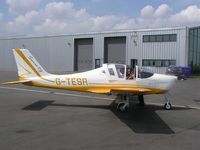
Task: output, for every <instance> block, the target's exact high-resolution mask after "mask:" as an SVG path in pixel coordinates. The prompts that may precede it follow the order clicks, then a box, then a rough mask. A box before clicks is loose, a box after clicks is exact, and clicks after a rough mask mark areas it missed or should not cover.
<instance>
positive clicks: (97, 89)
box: [88, 87, 152, 94]
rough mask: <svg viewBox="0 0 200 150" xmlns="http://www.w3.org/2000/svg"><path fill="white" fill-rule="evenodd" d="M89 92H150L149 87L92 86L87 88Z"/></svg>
mask: <svg viewBox="0 0 200 150" xmlns="http://www.w3.org/2000/svg"><path fill="white" fill-rule="evenodd" d="M88 91H89V92H93V93H98V94H106V93H132V94H141V93H143V94H145V93H150V92H152V90H151V89H147V88H142V87H110V88H108V87H101V88H100V87H93V88H90V89H88Z"/></svg>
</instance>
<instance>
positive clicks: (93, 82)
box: [29, 67, 176, 94]
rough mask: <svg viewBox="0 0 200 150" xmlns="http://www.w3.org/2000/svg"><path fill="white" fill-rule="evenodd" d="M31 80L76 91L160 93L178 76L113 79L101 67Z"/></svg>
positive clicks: (35, 84)
mask: <svg viewBox="0 0 200 150" xmlns="http://www.w3.org/2000/svg"><path fill="white" fill-rule="evenodd" d="M31 80H32V82H31V85H33V86H40V87H48V88H59V89H65V90H74V91H84V92H95V93H110V92H112V91H118V92H119V91H125V90H126V89H127V92H129V93H131V91H133V93H137V92H135V91H134V90H132V89H141V91H140V90H138V93H139V92H141V93H143V94H160V93H165V92H167V91H168V90H169V89H170V88H171V86H172V85H173V84H174V82H175V80H176V77H175V76H170V75H162V74H155V73H154V74H153V75H152V76H151V77H148V78H135V79H132V80H127V79H125V78H123V79H121V78H116V79H115V78H114V79H113V78H111V77H110V76H109V75H108V74H107V73H106V68H104V67H101V68H98V69H94V70H91V71H87V72H83V73H76V74H67V75H53V74H49V75H47V76H43V77H42V78H41V77H34V78H32V79H31ZM29 85H30V84H29ZM143 89H145V90H143Z"/></svg>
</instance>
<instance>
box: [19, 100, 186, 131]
mask: <svg viewBox="0 0 200 150" xmlns="http://www.w3.org/2000/svg"><path fill="white" fill-rule="evenodd" d="M47 106H55V107H81V108H96V109H108V110H111V111H112V112H113V113H114V114H115V115H116V116H117V117H118V118H119V119H120V120H121V121H122V122H123V123H125V124H126V125H127V126H128V127H129V128H130V129H131V130H132V131H134V132H135V133H145V134H174V133H175V132H174V131H173V130H172V129H171V128H170V127H169V126H168V125H167V123H165V122H164V121H163V120H162V118H160V116H159V115H158V114H157V112H156V111H159V110H163V106H155V105H145V106H137V105H134V106H133V105H132V107H133V109H130V111H128V112H126V113H122V112H119V111H118V110H116V104H115V103H114V102H113V103H111V104H110V105H74V104H59V103H54V101H53V100H52V101H49V100H39V101H37V102H34V103H32V104H31V105H28V106H26V107H24V108H22V109H23V110H31V111H40V110H42V109H44V108H45V107H47ZM187 109H189V108H182V107H173V109H172V110H173V111H176V110H187ZM163 111H165V110H163Z"/></svg>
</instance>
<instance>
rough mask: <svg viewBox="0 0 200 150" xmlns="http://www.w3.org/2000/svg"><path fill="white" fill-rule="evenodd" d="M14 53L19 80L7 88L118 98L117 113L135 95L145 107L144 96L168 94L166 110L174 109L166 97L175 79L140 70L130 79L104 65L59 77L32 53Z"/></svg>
mask: <svg viewBox="0 0 200 150" xmlns="http://www.w3.org/2000/svg"><path fill="white" fill-rule="evenodd" d="M13 53H14V56H15V60H16V64H17V69H18V76H19V80H18V81H13V82H5V83H3V84H18V83H22V84H25V85H29V86H38V87H45V88H55V89H64V90H73V91H81V92H92V93H101V94H116V95H118V96H117V97H118V105H117V109H118V110H120V111H126V110H127V109H128V107H129V104H130V103H129V97H130V96H131V95H137V96H138V99H139V101H140V103H141V104H144V98H143V95H147V94H165V101H166V102H165V104H164V108H165V109H167V110H169V109H171V104H170V99H169V97H168V94H166V93H168V91H169V90H170V88H171V87H172V85H173V84H174V83H175V81H176V79H177V78H176V77H175V76H170V75H164V74H156V73H151V72H146V71H142V70H139V68H138V67H137V66H136V67H135V69H134V72H132V73H134V75H133V74H132V78H131V79H127V72H128V71H130V70H129V69H128V68H127V66H126V65H123V64H103V66H102V67H100V68H97V69H94V70H90V71H86V72H82V73H74V74H66V75H55V74H50V73H47V72H46V71H45V70H44V69H43V68H42V66H41V65H40V64H39V63H38V62H37V61H36V59H35V58H34V57H33V56H32V55H31V53H30V52H29V50H27V49H13ZM129 75H130V72H129Z"/></svg>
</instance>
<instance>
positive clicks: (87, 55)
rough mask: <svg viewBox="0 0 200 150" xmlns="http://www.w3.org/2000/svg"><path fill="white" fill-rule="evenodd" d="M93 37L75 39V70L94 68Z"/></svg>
mask: <svg viewBox="0 0 200 150" xmlns="http://www.w3.org/2000/svg"><path fill="white" fill-rule="evenodd" d="M92 60H93V38H86V39H75V41H74V71H86V70H91V69H92V64H93V63H92V62H93V61H92Z"/></svg>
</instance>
